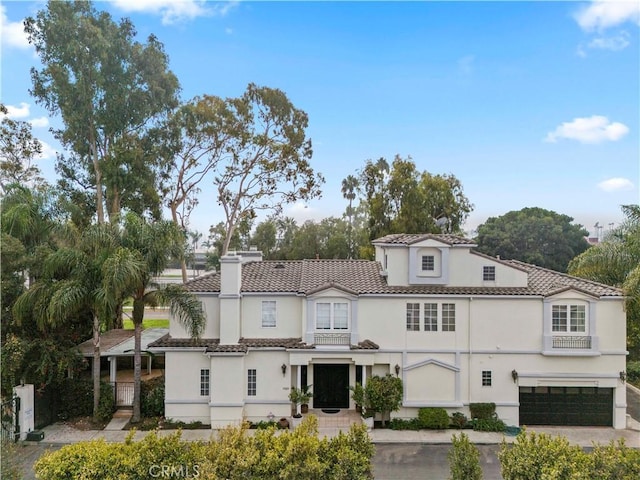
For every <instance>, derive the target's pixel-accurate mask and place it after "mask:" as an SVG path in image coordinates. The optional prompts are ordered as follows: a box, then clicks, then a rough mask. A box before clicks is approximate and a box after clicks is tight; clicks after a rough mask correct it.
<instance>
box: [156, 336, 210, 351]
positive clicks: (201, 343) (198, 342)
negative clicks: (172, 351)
mask: <svg viewBox="0 0 640 480" xmlns="http://www.w3.org/2000/svg"><path fill="white" fill-rule="evenodd" d="M219 343H220V340H219V339H217V338H172V337H171V335H169V334H167V335H165V336H164V337H162V338H159V339H158V340H156V341H155V342H153V343H150V344H149V348H208V347H213V346H215V345H218V344H219Z"/></svg>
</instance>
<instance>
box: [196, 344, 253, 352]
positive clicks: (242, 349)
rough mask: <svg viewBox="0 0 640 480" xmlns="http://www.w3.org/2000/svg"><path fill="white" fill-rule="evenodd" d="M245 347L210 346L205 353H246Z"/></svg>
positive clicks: (236, 345) (237, 345) (238, 345)
mask: <svg viewBox="0 0 640 480" xmlns="http://www.w3.org/2000/svg"><path fill="white" fill-rule="evenodd" d="M247 350H248V348H247V346H246V345H240V344H235V345H212V346H210V347H207V349H206V350H205V353H247Z"/></svg>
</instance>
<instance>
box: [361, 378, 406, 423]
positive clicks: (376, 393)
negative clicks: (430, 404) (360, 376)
mask: <svg viewBox="0 0 640 480" xmlns="http://www.w3.org/2000/svg"><path fill="white" fill-rule="evenodd" d="M402 392H403V387H402V380H401V379H400V378H399V377H394V376H393V375H391V374H389V373H387V374H386V375H385V376H384V377H380V376H378V375H375V376H373V377H371V378H370V379H369V381H368V382H367V385H366V387H365V398H366V399H367V409H368V410H370V411H372V412H373V413H380V414H382V426H383V427H384V426H385V425H386V423H385V422H386V416H387V414H388V413H390V412H395V411H396V410H398V409H399V408H400V405H401V404H402Z"/></svg>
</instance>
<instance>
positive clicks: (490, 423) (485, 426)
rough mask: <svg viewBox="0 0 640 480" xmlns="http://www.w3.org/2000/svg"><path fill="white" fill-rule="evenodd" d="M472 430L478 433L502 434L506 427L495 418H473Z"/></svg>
mask: <svg viewBox="0 0 640 480" xmlns="http://www.w3.org/2000/svg"><path fill="white" fill-rule="evenodd" d="M471 425H472V426H473V429H474V430H476V431H478V432H504V431H505V430H506V428H507V425H506V424H505V423H504V422H503V421H502V420H500V419H499V418H498V417H497V416H496V417H492V418H474V419H473V420H471Z"/></svg>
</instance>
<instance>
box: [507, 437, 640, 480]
mask: <svg viewBox="0 0 640 480" xmlns="http://www.w3.org/2000/svg"><path fill="white" fill-rule="evenodd" d="M498 458H499V460H500V464H501V473H502V477H503V478H504V480H538V479H547V478H548V479H554V480H583V479H584V480H632V479H634V480H635V479H637V478H640V450H637V449H634V448H629V447H627V446H626V445H625V443H624V440H620V441H618V442H617V443H615V442H611V443H610V444H609V445H605V446H602V445H597V446H596V447H595V448H594V449H593V451H592V452H590V453H587V452H585V451H583V450H582V448H581V447H579V446H577V445H570V444H569V442H568V440H567V439H566V438H564V437H552V436H550V435H546V434H544V433H540V434H536V433H533V432H532V433H529V432H526V431H524V430H523V431H522V432H521V433H520V434H518V436H517V437H516V441H515V443H514V444H513V446H510V445H508V444H507V443H506V442H504V441H503V442H502V445H501V447H500V452H499V453H498Z"/></svg>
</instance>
